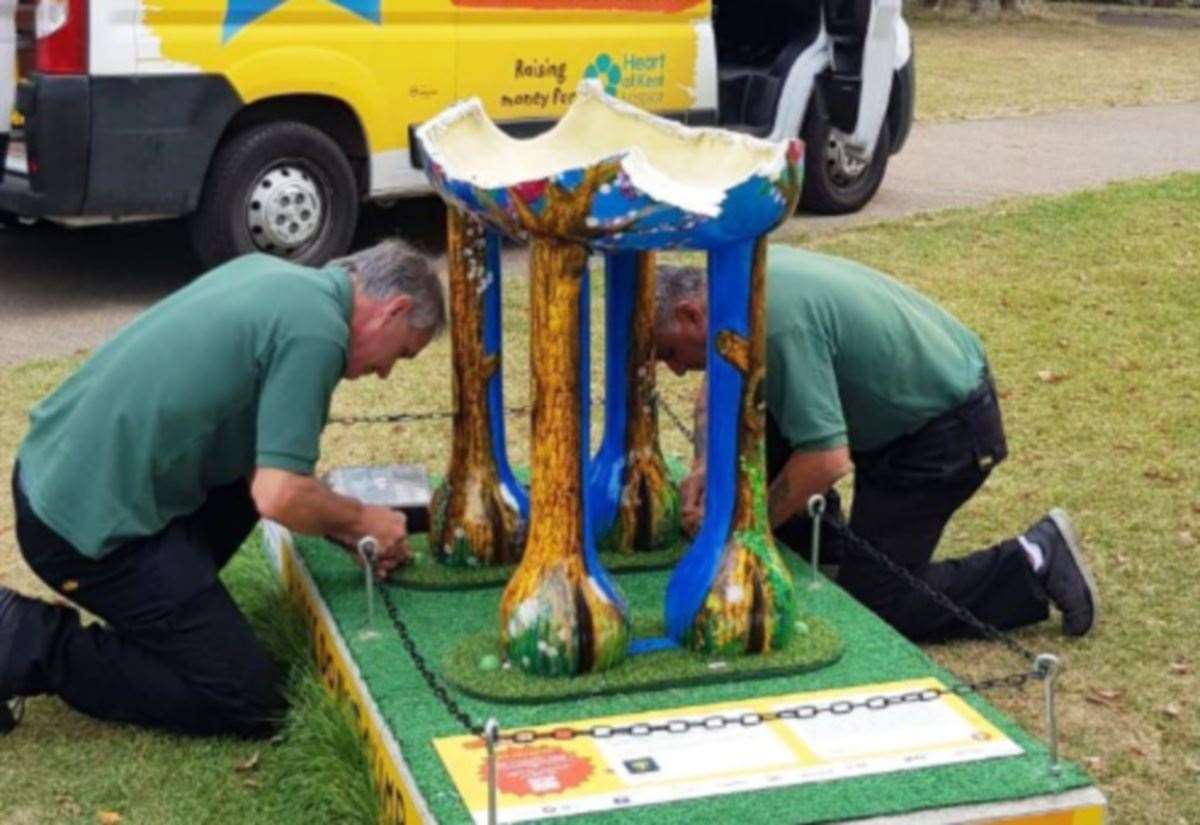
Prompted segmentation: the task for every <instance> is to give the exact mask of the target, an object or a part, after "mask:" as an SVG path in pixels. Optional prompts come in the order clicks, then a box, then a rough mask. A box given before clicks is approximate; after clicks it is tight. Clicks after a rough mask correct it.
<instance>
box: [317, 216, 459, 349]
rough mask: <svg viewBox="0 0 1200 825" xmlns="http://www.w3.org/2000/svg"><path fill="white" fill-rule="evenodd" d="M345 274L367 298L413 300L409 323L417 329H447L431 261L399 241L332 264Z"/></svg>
mask: <svg viewBox="0 0 1200 825" xmlns="http://www.w3.org/2000/svg"><path fill="white" fill-rule="evenodd" d="M329 266H338V267H341V268H342V269H343V270H345V271H346V274H347V275H349V276H350V279H351V280H352V281H353V282H354V285H355V286H356V287H357V288H358V290H359V291H360V292H362V294H363V295H366V296H367V297H368V298H376V299H380V298H392V297H395V296H396V295H407V296H409V297H410V298H412V301H413V305H412V310H411V311H410V312H409V316H408V322H409V323H410V324H411V325H412V326H414V327H416V328H417V329H422V330H425V329H431V328H432V329H433V334H434V335H437V334H438V333H439V332H441V331H442V328H443V327H445V326H446V299H445V297H444V295H443V292H442V282H441V280H440V279H439V278H438V275H437V271H436V270H435V269H434V267H433V264H432V262H431V261H430V260H429V258H427V257H425V256H424V255H422V254H421V253H420V252H418V251H417V250H415V249H413V248H412V247H411V246H409V245H408V244H406V243H405V242H404V241H401V240H399V239H396V238H390V239H388V240H386V241H382V242H380V243H377V244H375V245H374V246H369V247H367V248H366V249H363V250H360V251H358V252H354V253H352V254H350V255H346V256H344V257H341V258H335V259H334V260H332V261H330V262H329Z"/></svg>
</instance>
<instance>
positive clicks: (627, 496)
mask: <svg viewBox="0 0 1200 825" xmlns="http://www.w3.org/2000/svg"><path fill="white" fill-rule="evenodd" d="M607 264H608V266H607V270H606V293H605V294H606V306H605V314H606V323H607V329H608V332H607V335H606V336H605V341H606V347H607V352H606V362H605V386H606V395H605V399H604V401H605V428H604V441H603V443H602V444H601V447H600V451H599V453H598V454H597V456H596V466H595V467H594V471H593V475H592V484H591V487H592V490H591V494H592V501H593V502H594V504H595V509H594V510H593V512H594V513H595V514H596V519H597V525H596V527H597V530H596V533H597V535H598V536H599V537H600V538H599V541H600V544H601V547H603V548H605V549H608V550H616V551H618V552H621V553H633V552H637V551H645V550H660V549H663V548H667V547H671V546H672V545H674V544H675V542H676V541H678V539H679V492H678V490H676V489H675V485H674V484H672V483H671V479H670V475H669V474H668V472H667V464H666V461H665V460H664V459H663V456H662V450H661V448H660V447H659V443H658V398H657V388H656V385H655V361H654V298H655V295H654V288H655V280H656V278H655V259H654V255H653V253H650V252H638V253H631V252H625V253H620V254H616V255H611V256H609V258H608V259H607Z"/></svg>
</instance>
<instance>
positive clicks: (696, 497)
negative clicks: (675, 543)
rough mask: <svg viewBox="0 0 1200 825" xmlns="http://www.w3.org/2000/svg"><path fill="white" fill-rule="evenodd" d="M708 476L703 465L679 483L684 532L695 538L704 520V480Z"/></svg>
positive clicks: (681, 520) (680, 513)
mask: <svg viewBox="0 0 1200 825" xmlns="http://www.w3.org/2000/svg"><path fill="white" fill-rule="evenodd" d="M705 480H706V476H705V474H704V467H703V465H701V466H700V467H697V468H695V469H693V470H692V472H691V474H690V475H689V476H688V477H687V478H685V479H684V480H683V483H681V484H680V485H679V520H680V523H681V525H682V527H683V534H684V535H685V536H687V537H688V538H695V537H696V534H697V533H698V532H700V525H701V524H702V523H703V522H704V482H705Z"/></svg>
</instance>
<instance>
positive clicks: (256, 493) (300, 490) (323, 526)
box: [250, 467, 412, 577]
mask: <svg viewBox="0 0 1200 825" xmlns="http://www.w3.org/2000/svg"><path fill="white" fill-rule="evenodd" d="M250 495H251V497H252V498H253V499H254V506H255V507H257V508H258V512H259V513H260V514H261V515H262V516H264V517H265V518H269V519H271V520H272V521H277V522H279V523H280V524H282V525H283V526H284V527H286V528H288V529H289V530H292V531H293V532H296V533H305V534H307V535H310V536H329V537H330V538H332V539H333V540H334V541H337V542H338V543H340V544H341V545H342V546H344V547H346V548H348V549H349V551H350V552H351V553H352V554H353V555H354V557H355V558H356V559H357V558H358V552H357V551H356V549H355V548H356V547H357V545H358V541H359V539H361V538H363V537H364V536H374V537H375V540H376V541H377V542H379V549H378V551H377V558H376V562H375V572H376V574H377V575H379V576H380V577H383V576H386V575H387V574H388V573H390V572H391V571H392V570H394V569H395V568H396V567H398V566H399V565H401V564H404V563H406V562H408V561H409V559H411V558H412V551H411V549H410V548H409V546H408V527H407V524H406V523H405V519H404V515H403V514H402V513H397V512H394V511H392V510H389V509H387V508H386V507H373V506H370V505H366V504H363V503H361V502H359V501H357V500H356V499H352V498H348V497H346V496H341V495H338V494H337V493H335V492H333V491H332V490H329V489H328V488H326V487H325V485H323V484H321V483H320V482H319V481H317V480H316V479H315V478H313V477H312V476H306V475H300V474H298V473H290V472H288V471H286V470H278V469H274V468H271V467H260V468H259V469H258V470H257V471H255V473H254V478H253V479H252V480H251V482H250Z"/></svg>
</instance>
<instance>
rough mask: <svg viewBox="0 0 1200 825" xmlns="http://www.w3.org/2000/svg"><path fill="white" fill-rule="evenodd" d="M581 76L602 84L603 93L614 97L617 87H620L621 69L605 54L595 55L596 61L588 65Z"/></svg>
mask: <svg viewBox="0 0 1200 825" xmlns="http://www.w3.org/2000/svg"><path fill="white" fill-rule="evenodd" d="M583 76H584V77H585V78H588V79H589V80H591V79H593V78H595V79H596V80H599V81H600V82H601V83H603V84H604V91H606V92H608V93H609V94H610V95H615V94H616V93H617V87H619V86H620V85H621V67H620V66H618V65H617V64H616V63H614V62H613V59H612V58H611V57H609V56H608V55H607V54H599V55H596V59H595V60H593V61H592V62H591V63H590V64H588V67H587V69H586V70H585V71H584V73H583Z"/></svg>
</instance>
